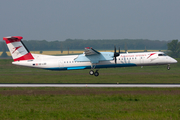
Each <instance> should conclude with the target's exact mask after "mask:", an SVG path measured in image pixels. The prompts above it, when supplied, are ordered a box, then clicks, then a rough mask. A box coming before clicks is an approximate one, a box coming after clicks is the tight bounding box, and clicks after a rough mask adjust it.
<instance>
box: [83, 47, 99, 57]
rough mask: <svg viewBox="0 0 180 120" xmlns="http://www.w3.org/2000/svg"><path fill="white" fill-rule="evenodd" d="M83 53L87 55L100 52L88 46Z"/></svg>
mask: <svg viewBox="0 0 180 120" xmlns="http://www.w3.org/2000/svg"><path fill="white" fill-rule="evenodd" d="M84 54H85V55H86V56H88V55H98V54H101V53H100V52H98V51H96V50H94V49H93V48H92V47H91V48H90V47H86V48H85V51H84Z"/></svg>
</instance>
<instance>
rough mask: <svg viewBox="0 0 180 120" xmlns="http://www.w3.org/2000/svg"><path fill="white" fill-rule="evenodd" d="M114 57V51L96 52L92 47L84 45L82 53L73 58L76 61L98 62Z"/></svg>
mask: <svg viewBox="0 0 180 120" xmlns="http://www.w3.org/2000/svg"><path fill="white" fill-rule="evenodd" d="M113 59H114V53H112V52H101V53H100V52H98V51H96V50H94V49H93V48H90V47H86V48H85V51H84V54H81V55H78V57H77V58H75V59H74V60H75V61H77V62H91V63H99V62H100V61H108V60H113Z"/></svg>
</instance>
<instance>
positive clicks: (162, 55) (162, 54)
mask: <svg viewBox="0 0 180 120" xmlns="http://www.w3.org/2000/svg"><path fill="white" fill-rule="evenodd" d="M158 56H167V55H166V54H158Z"/></svg>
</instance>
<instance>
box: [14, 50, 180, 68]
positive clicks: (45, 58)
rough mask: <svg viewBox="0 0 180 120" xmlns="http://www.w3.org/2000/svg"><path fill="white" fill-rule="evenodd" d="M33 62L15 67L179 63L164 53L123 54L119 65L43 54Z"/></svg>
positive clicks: (97, 66) (119, 57)
mask: <svg viewBox="0 0 180 120" xmlns="http://www.w3.org/2000/svg"><path fill="white" fill-rule="evenodd" d="M32 55H33V57H34V59H33V60H24V61H16V62H13V64H15V65H22V66H28V67H35V68H43V69H49V70H77V69H91V68H92V67H95V68H108V67H130V66H146V65H165V64H173V63H177V61H176V60H175V59H173V58H171V57H169V56H167V55H165V54H164V53H163V52H142V53H121V54H120V55H119V56H118V57H117V63H116V64H115V62H114V60H106V61H99V62H98V63H91V62H81V61H76V60H75V59H76V58H77V57H78V56H79V55H68V56H50V55H41V54H32Z"/></svg>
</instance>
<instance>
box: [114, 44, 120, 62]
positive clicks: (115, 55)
mask: <svg viewBox="0 0 180 120" xmlns="http://www.w3.org/2000/svg"><path fill="white" fill-rule="evenodd" d="M119 55H120V47H119V53H116V46H114V61H115V64H116V63H117V60H116V57H118V56H119Z"/></svg>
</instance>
